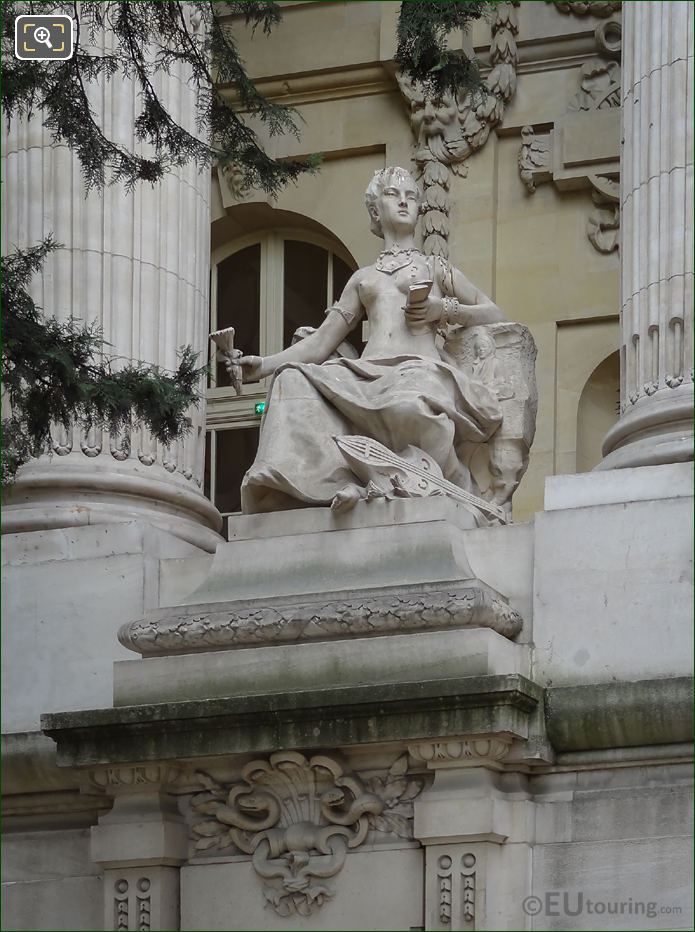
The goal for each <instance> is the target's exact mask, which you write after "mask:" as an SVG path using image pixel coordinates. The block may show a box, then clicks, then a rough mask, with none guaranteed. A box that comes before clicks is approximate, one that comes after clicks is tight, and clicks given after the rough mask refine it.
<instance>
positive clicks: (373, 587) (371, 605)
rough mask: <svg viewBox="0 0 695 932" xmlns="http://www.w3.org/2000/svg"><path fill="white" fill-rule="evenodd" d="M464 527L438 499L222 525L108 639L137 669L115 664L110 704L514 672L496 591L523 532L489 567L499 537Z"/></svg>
mask: <svg viewBox="0 0 695 932" xmlns="http://www.w3.org/2000/svg"><path fill="white" fill-rule="evenodd" d="M472 524H473V518H472V516H471V515H470V514H469V512H468V511H466V509H465V508H463V507H462V506H460V505H459V504H457V503H456V502H453V501H452V500H451V499H448V498H445V497H434V498H428V499H419V500H418V499H412V500H400V501H390V502H387V501H384V500H377V501H373V502H362V503H359V504H358V505H357V507H356V508H355V509H354V510H353V511H352V512H351V513H349V514H348V515H344V516H339V515H335V514H334V513H333V512H332V511H331V510H330V509H327V508H321V509H302V510H298V511H293V512H281V513H278V514H271V515H254V516H248V517H240V518H236V519H233V520H231V521H230V525H229V527H230V530H229V534H230V540H229V542H228V543H225V544H220V546H219V547H218V549H217V552H216V554H215V557H214V558H213V561H212V564H211V567H210V571H209V573H208V575H207V577H206V578H205V579H204V581H203V582H202V583H201V584H200V585H199V586H198V588H197V589H196V590H195V591H194V592H192V593H191V594H190V595H189V596H187V597H186V598H185V599H183V604H179V605H176V606H171V607H166V608H160V609H157V610H155V611H150V612H148V613H147V614H146V615H145V617H144V618H142V619H140V620H136V621H133V622H130V623H128V624H126V625H124V626H123V628H122V629H121V631H120V634H119V639H120V641H121V643H122V644H123V645H124V646H125V647H128V648H129V649H130V650H132V651H135V652H137V653H139V654H141V655H142V658H143V659H142V660H132V661H124V662H122V663H117V664H116V665H115V668H114V669H115V675H116V681H115V684H114V703H115V704H116V705H119V706H122V705H132V704H139V703H145V702H148V703H151V702H174V701H177V700H183V699H187V698H189V697H191V696H195V697H196V698H198V699H203V698H206V699H215V698H222V697H232V696H240V697H241V696H252V695H259V694H264V693H277V692H287V691H296V690H302V689H328V688H334V689H335V688H341V687H343V686H346V687H347V686H351V685H355V684H356V683H359V684H360V685H363V686H366V685H368V684H374V685H376V684H389V683H391V684H396V683H401V684H402V683H412V682H419V681H421V680H423V679H427V680H430V679H432V680H443V679H446V678H450V677H460V676H488V675H498V674H508V673H518V674H521V675H523V676H527V675H528V674H529V669H530V668H529V662H528V647H527V646H526V645H525V644H523V643H515V639H516V638H518V637H519V636H520V635H521V632H522V627H523V620H522V616H521V613H520V611H519V610H518V609H517V607H515V606H514V605H512V604H510V601H509V599H508V597H507V593H506V592H500V591H499V590H498V589H496V588H495V586H496V584H499V581H500V580H502V579H503V578H504V575H505V570H508V571H509V580H510V581H511V580H512V579H513V578H514V576H515V574H516V575H522V576H523V575H524V571H525V570H526V569H528V566H529V561H528V559H527V558H528V557H529V555H530V544H531V539H530V536H529V535H528V534H525V535H524V534H523V531H524V530H526V531H528V530H529V529H528V528H526V529H523V528H520V529H515V531H517V533H515V534H513V535H512V536H513V537H514V541H515V545H516V546H514V545H512V546H511V547H510V546H509V542H507V547H506V548H505V547H504V546H501V547H500V548H499V550H498V552H497V556H496V558H495V557H492V556H491V550H492V551H494V549H495V546H494V541H495V540H498V539H501V538H503V537H505V532H507V531H508V530H509V529H508V528H504V527H500V528H480V529H477V528H474V527H472ZM518 531H522V533H521V534H519V533H518ZM490 539H492V540H493V543H492V544H490ZM483 555H484V558H483ZM476 564H477V566H478V568H477V569H474V566H475V565H476ZM483 564H485V566H484V569H483ZM479 574H481V575H482V578H481V575H479ZM526 582H527V589H528V587H529V586H530V578H527V579H526ZM510 585H511V582H510ZM512 588H513V586H512ZM517 606H518V607H519V608H522V610H525V606H522V605H520V604H519V603H518V602H517Z"/></svg>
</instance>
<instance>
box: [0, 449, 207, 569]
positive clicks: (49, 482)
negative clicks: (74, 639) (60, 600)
mask: <svg viewBox="0 0 695 932" xmlns="http://www.w3.org/2000/svg"><path fill="white" fill-rule="evenodd" d="M134 520H137V521H146V522H148V523H149V524H151V525H153V526H154V527H156V528H159V529H160V530H162V531H166V532H167V533H168V534H173V535H174V536H175V537H178V538H180V539H181V540H185V541H187V542H188V543H190V544H193V545H194V546H196V547H200V548H201V549H202V550H206V551H208V552H209V553H214V552H215V550H216V548H217V545H218V544H219V543H220V541H221V539H222V538H221V537H220V535H219V533H218V531H219V529H220V528H221V526H222V518H221V516H220V514H219V512H218V511H217V509H216V508H215V507H214V506H213V505H212V503H211V502H210V501H209V500H208V499H207V498H205V496H204V495H203V494H202V492H201V491H200V489H199V488H197V487H196V486H195V485H194V484H192V483H191V482H190V480H186V479H184V478H183V477H182V476H179V475H177V474H170V473H169V472H168V471H166V470H165V469H164V468H163V467H161V466H159V465H156V464H155V465H152V466H141V467H138V466H134V465H133V463H132V462H130V461H126V462H125V463H123V464H119V466H118V467H115V468H114V466H113V464H109V468H108V469H104V468H100V464H99V465H97V464H96V463H91V464H79V465H78V464H77V463H74V462H70V463H69V465H68V464H65V465H63V464H62V463H60V462H56V461H55V458H49V457H45V458H43V457H42V458H41V459H39V460H36V461H34V462H32V463H30V464H27V465H26V466H24V467H22V470H21V472H20V475H19V477H18V478H17V480H16V482H15V483H14V485H13V486H12V488H11V489H10V491H9V492H8V493H7V494H6V495H5V497H4V501H3V509H2V532H3V534H18V533H24V532H26V531H44V530H51V529H54V528H70V527H80V526H84V525H93V524H112V523H119V522H123V521H134Z"/></svg>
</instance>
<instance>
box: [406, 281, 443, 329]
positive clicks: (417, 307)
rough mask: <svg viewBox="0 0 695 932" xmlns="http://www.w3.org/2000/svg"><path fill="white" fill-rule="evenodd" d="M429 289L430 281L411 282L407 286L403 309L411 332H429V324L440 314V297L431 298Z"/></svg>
mask: <svg viewBox="0 0 695 932" xmlns="http://www.w3.org/2000/svg"><path fill="white" fill-rule="evenodd" d="M431 289H432V282H431V281H422V282H413V283H412V285H410V287H409V288H408V300H407V302H406V305H405V307H404V308H403V310H404V312H405V319H406V322H407V324H408V326H409V327H410V331H411V333H413V334H416V335H418V334H422V333H429V332H430V330H431V326H430V325H431V324H433V323H436V322H438V321H439V319H440V318H441V316H442V299H441V298H431V297H430V290H431Z"/></svg>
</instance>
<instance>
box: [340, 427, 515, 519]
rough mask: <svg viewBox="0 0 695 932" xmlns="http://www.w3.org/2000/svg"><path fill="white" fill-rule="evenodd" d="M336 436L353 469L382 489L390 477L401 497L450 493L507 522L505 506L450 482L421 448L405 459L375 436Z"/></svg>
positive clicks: (470, 507) (397, 494)
mask: <svg viewBox="0 0 695 932" xmlns="http://www.w3.org/2000/svg"><path fill="white" fill-rule="evenodd" d="M333 439H334V440H335V442H336V444H337V446H338V449H339V450H340V452H341V453H342V455H343V456H344V457H345V459H346V461H347V462H348V464H349V465H350V467H351V468H352V470H353V472H354V473H355V474H356V475H357V476H359V477H360V478H361V479H363V480H364V481H366V482H369V483H375V484H376V485H377V486H379V487H380V488H381V489H382V491H385V489H384V482H383V480H386V482H387V483H388V484H389V485H390V487H391V489H390V491H391V492H392V494H394V495H396V496H399V497H404V498H421V497H425V496H428V495H448V496H449V497H450V498H453V499H454V500H455V501H457V502H461V504H462V505H465V506H466V507H467V508H468V509H469V510H473V511H474V513H475V512H476V511H478V512H482V513H483V515H485V517H486V518H493V519H495V520H496V521H499V522H500V523H501V524H506V523H507V515H506V514H505V512H504V511H503V509H502V508H500V507H499V506H498V505H495V504H494V503H493V502H488V501H486V500H485V499H484V498H480V497H479V496H478V495H473V494H472V493H471V492H466V491H465V489H461V488H459V487H458V486H457V485H454V484H453V482H448V481H447V480H446V479H445V478H444V477H443V476H442V474H441V470H440V469H439V466H438V465H437V464H436V463H435V461H434V460H433V459H432V458H431V457H430V456H428V455H427V454H426V453H424V451H422V450H420V449H419V448H415V447H410V448H409V450H411V451H412V452H413V454H414V455H413V457H412V459H404V458H403V457H401V456H397V455H396V454H395V453H392V452H391V450H389V449H388V447H385V446H384V445H383V444H382V443H379V442H378V441H377V440H372V439H371V437H359V436H351V437H333ZM379 480H382V481H381V482H380V481H379Z"/></svg>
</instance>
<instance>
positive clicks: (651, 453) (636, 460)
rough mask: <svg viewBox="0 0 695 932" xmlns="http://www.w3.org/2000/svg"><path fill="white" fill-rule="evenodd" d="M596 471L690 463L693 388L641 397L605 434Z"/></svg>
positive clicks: (677, 389)
mask: <svg viewBox="0 0 695 932" xmlns="http://www.w3.org/2000/svg"><path fill="white" fill-rule="evenodd" d="M603 455H604V458H603V460H602V461H601V462H600V463H599V464H598V466H597V467H596V469H626V468H630V467H632V466H661V465H663V464H664V463H683V462H687V461H689V460H692V459H693V386H692V383H689V384H684V385H679V386H678V387H677V388H662V389H660V390H659V391H657V392H656V393H655V394H654V395H645V396H643V397H642V398H639V399H638V400H637V402H635V404H634V405H633V406H632V407H631V408H630V410H629V411H627V412H626V413H625V414H624V415H623V416H622V417H621V418H620V420H619V421H618V423H617V424H615V426H614V427H612V428H611V430H609V431H608V433H607V434H606V439H605V441H604V443H603Z"/></svg>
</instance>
